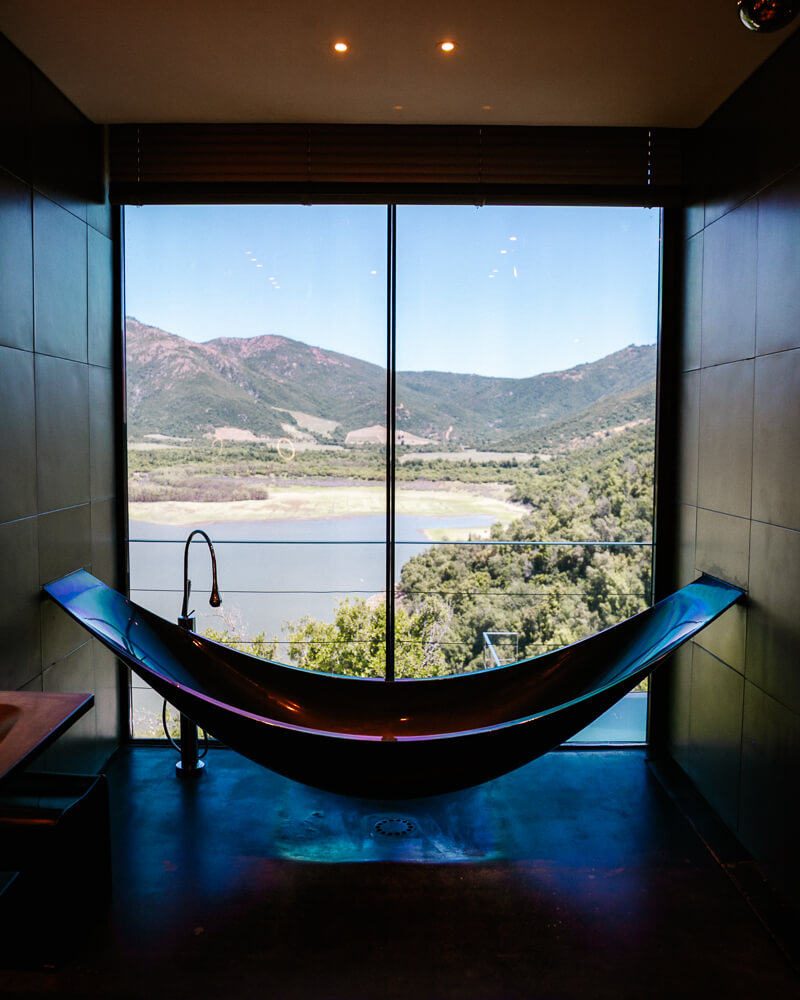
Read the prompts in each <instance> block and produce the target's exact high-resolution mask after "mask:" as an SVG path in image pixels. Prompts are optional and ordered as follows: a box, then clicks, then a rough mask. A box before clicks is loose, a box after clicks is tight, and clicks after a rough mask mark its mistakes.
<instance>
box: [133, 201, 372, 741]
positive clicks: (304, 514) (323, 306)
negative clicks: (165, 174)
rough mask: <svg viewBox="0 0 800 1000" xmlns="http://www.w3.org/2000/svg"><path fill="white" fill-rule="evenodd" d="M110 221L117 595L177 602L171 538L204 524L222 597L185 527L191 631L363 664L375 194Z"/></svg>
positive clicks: (146, 729)
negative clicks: (212, 592) (122, 380)
mask: <svg viewBox="0 0 800 1000" xmlns="http://www.w3.org/2000/svg"><path fill="white" fill-rule="evenodd" d="M125 224H126V303H127V312H128V319H127V380H128V386H127V391H128V436H129V445H128V446H129V489H130V511H129V513H130V530H129V534H130V539H131V542H130V558H131V595H132V597H133V599H134V600H135V601H137V602H138V603H141V604H144V605H145V606H146V607H149V608H151V609H152V610H154V611H156V612H158V613H159V614H161V615H163V616H164V617H166V618H175V617H176V616H177V615H178V614H179V613H180V610H181V602H182V592H183V551H184V541H185V539H186V537H187V536H188V534H189V532H190V531H191V530H192V529H193V528H198V527H199V528H203V529H204V530H205V531H207V533H208V534H209V536H210V537H211V539H212V541H213V543H214V546H215V550H216V556H217V563H218V570H219V587H220V591H221V594H222V605H221V606H220V607H219V608H216V609H215V608H211V607H209V604H208V595H209V588H210V582H211V567H210V559H209V554H208V551H207V549H206V546H205V543H204V542H203V541H202V540H200V539H199V538H196V539H195V540H194V542H193V543H192V545H191V548H190V558H189V574H188V575H189V577H190V579H191V580H192V596H191V600H190V602H189V607H188V610H189V611H192V610H196V612H197V631H199V632H201V633H206V634H208V635H211V636H212V637H214V638H217V639H220V640H221V641H225V642H229V643H236V644H239V645H240V646H242V648H245V649H248V650H250V651H253V652H256V653H259V654H261V655H267V656H270V657H272V658H275V659H279V660H283V661H285V662H290V663H299V664H302V665H306V666H313V667H314V668H315V669H330V670H333V671H334V672H337V671H344V672H353V670H354V669H355V667H359V666H363V664H364V663H365V662H368V665H369V666H370V668H375V669H376V670H377V669H378V667H379V666H380V665H382V663H383V661H384V649H383V646H382V645H380V647H379V648H377V649H376V648H375V642H374V636H373V634H372V631H373V624H374V620H377V619H378V618H380V617H381V615H382V614H383V612H382V610H381V606H382V602H383V599H384V598H383V593H384V590H385V510H386V504H385V489H386V487H385V463H386V456H385V439H386V402H385V392H386V373H385V363H386V242H387V238H386V209H385V208H383V207H375V206H354V207H353V206H351V207H341V206H316V207H314V208H309V207H303V206H259V207H252V206H227V207H225V206H200V207H175V206H168V207H164V206H147V207H144V208H133V209H127V210H126V213H125ZM306 619H312V621H311V622H309V621H306ZM335 619H339V620H340V621H341V622H342V623H343V624H344V625H346V627H339V628H337V627H335V626H334V625H333V623H334V620H335ZM345 620H346V621H345ZM314 622H316V623H317V624H314ZM367 650H368V651H369V654H368V655H365V651H367ZM381 669H382V667H381ZM133 699H134V712H133V717H134V723H135V735H160V719H157V720H155V721H154V720H153V712H154V709H153V706H152V705H150V704H149V702H150V701H151V700H152V697H151V696H150V695H149V694H147V693H146V692H144V691H143V689H142V688H141V686H140V685H138V684H137V683H136V682H135V686H134V688H133ZM156 714H159V713H156ZM137 720H141V721H140V722H139V721H137ZM151 729H154V730H155V731H154V732H151V731H150V730H151Z"/></svg>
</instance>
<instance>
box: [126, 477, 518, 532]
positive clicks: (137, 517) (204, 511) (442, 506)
mask: <svg viewBox="0 0 800 1000" xmlns="http://www.w3.org/2000/svg"><path fill="white" fill-rule="evenodd" d="M509 492H510V491H509ZM385 499H386V493H385V490H384V488H383V487H382V486H341V487H338V486H337V487H329V486H293V487H271V488H270V496H269V498H268V499H266V500H232V501H190V500H160V501H153V502H142V501H134V502H131V503H130V504H129V505H128V517H129V519H130V520H131V521H133V522H137V521H144V522H148V523H150V524H161V525H175V526H183V527H187V526H189V525H197V524H209V525H210V524H220V523H225V522H228V523H230V522H236V523H244V522H265V521H267V522H268V521H308V520H330V519H343V518H350V517H363V516H365V515H367V516H369V515H382V514H384V513H385ZM396 511H397V513H398V514H401V515H402V514H406V515H412V516H415V517H471V516H475V517H482V518H483V517H491V518H493V519H494V520H495V521H499V522H501V523H503V524H508V523H510V522H511V521H514V520H516V519H517V518H520V517H522V516H523V515H524V514H525V513H526V512H527V508H526V507H524V506H523V505H521V504H516V503H512V502H511V501H509V500H507V499H503V498H501V496H498V495H497V494H495V495H494V496H491V495H487V491H486V490H485V489H483V490H481V489H476V490H465V489H464V486H463V484H459V488H458V489H453V488H449V489H448V488H445V489H435V490H431V489H408V488H405V489H404V488H403V487H400V488H399V489H398V490H397V496H396Z"/></svg>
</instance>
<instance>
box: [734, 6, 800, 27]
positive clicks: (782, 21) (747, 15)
mask: <svg viewBox="0 0 800 1000" xmlns="http://www.w3.org/2000/svg"><path fill="white" fill-rule="evenodd" d="M737 7H738V8H739V18H740V20H741V22H742V24H743V25H744V26H745V28H749V29H750V30H751V31H761V32H768V31H780V30H781V28H785V27H786V25H787V24H788V23H789V22H790V21H791V20H793V19H794V18H795V17H796V16H797V12H798V10H800V0H737Z"/></svg>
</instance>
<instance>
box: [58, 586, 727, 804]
mask: <svg viewBox="0 0 800 1000" xmlns="http://www.w3.org/2000/svg"><path fill="white" fill-rule="evenodd" d="M44 589H45V591H46V592H47V593H48V594H49V596H50V597H51V598H52V599H53V600H54V601H56V602H57V603H58V604H60V605H61V607H62V608H64V610H65V611H67V612H68V613H69V614H70V615H72V617H73V618H75V619H76V621H78V622H80V624H81V625H83V626H84V628H86V629H87V630H88V631H89V632H91V633H92V635H95V636H97V638H98V639H100V641H101V642H103V643H104V644H105V645H106V646H108V647H109V649H111V650H113V651H114V652H115V653H116V654H117V656H118V657H119V658H120V659H121V660H123V661H124V662H125V663H126V664H127V665H128V666H129V667H131V669H132V670H134V671H135V672H136V673H137V674H138V675H139V676H140V677H141V678H143V679H144V680H145V681H147V683H148V684H150V685H152V687H153V688H155V690H156V691H158V693H159V694H161V695H162V696H163V697H164V698H166V699H167V700H168V701H169V702H171V704H173V705H174V706H175V707H176V708H177V709H179V710H180V711H181V712H183V713H184V714H186V715H188V716H189V717H190V718H192V719H193V720H194V721H195V722H196V723H197V724H198V725H200V726H202V727H203V728H204V729H206V730H207V731H208V732H209V733H212V734H213V735H214V736H215V737H217V739H219V740H222V741H223V742H224V743H227V744H228V745H229V746H231V747H232V748H233V749H235V750H238V751H239V752H240V753H242V754H244V755H245V756H247V757H250V758H251V759H252V760H255V761H257V762H258V763H260V764H263V765H264V766H266V767H268V768H271V769H272V770H273V771H277V772H279V773H280V774H284V775H286V776H287V777H290V778H294V779H296V780H297V781H302V782H305V783H306V784H309V785H314V786H317V787H319V788H325V789H328V790H329V791H334V792H341V793H344V794H348V795H360V796H370V797H375V798H387V799H388V798H407V797H416V796H420V795H433V794H437V793H439V792H449V791H455V790H456V789H459V788H465V787H468V786H470V785H476V784H479V783H480V782H482V781H487V780H488V779H490V778H495V777H497V776H498V775H501V774H505V773H506V772H507V771H511V770H513V769H514V768H516V767H519V766H521V765H522V764H525V763H527V762H528V761H530V760H532V759H533V758H534V757H538V756H539V755H541V754H543V753H546V752H547V751H548V750H550V749H552V748H553V747H556V746H558V745H559V744H561V743H563V742H564V740H566V739H568V738H569V737H570V736H573V735H574V734H575V733H577V732H579V731H580V730H581V729H583V728H584V727H585V726H587V725H588V724H589V723H590V722H592V721H593V720H594V719H596V718H597V717H598V716H600V715H601V714H602V713H603V712H605V711H606V710H607V709H609V708H610V707H611V706H612V705H613V704H614V703H615V702H616V701H617V700H618V699H619V698H621V697H622V696H623V695H624V694H626V693H627V692H628V691H630V690H631V688H633V687H635V686H636V685H637V684H638V683H639V682H640V681H641V680H643V679H644V678H645V677H646V676H647V675H648V674H649V673H650V672H651V671H652V670H653V669H654V667H656V666H657V665H658V664H659V663H660V662H661V661H662V660H663V659H664V658H665V657H666V656H667V655H668V654H669V653H671V652H672V651H673V650H674V649H676V648H677V647H678V646H680V645H681V644H682V643H683V642H685V641H686V640H687V639H689V638H690V637H691V636H693V635H695V633H697V632H699V631H700V629H702V628H704V627H705V626H706V625H708V624H709V622H711V621H713V620H714V619H715V618H717V617H718V616H719V615H720V614H722V613H723V612H724V611H725V610H726V609H727V608H728V607H730V605H731V604H733V603H734V602H735V601H736V600H738V598H739V597H741V595H742V591H741V590H739V589H738V588H736V587H732V586H730V585H729V584H727V583H723V582H722V581H720V580H715V579H714V578H712V577H709V576H703V577H701V579H699V580H697V581H695V582H694V583H691V584H689V585H688V586H687V587H684V588H683V589H682V590H679V591H677V592H676V593H675V594H672V595H671V596H670V597H668V598H666V599H665V600H663V601H661V602H660V603H659V604H656V605H655V606H654V607H652V608H648V609H647V610H646V611H643V612H642V613H641V614H638V615H635V616H634V617H633V618H629V619H628V620H627V621H624V622H621V623H620V624H619V625H615V626H614V627H613V628H609V629H606V630H605V631H603V632H599V633H597V634H596V635H593V636H591V637H590V638H588V639H584V640H583V641H581V642H577V643H574V644H573V645H571V646H565V647H564V648H563V649H559V650H556V651H554V652H552V653H546V654H545V655H543V656H538V657H535V658H533V659H529V660H521V661H519V662H518V663H512V664H509V665H507V666H502V667H494V668H492V669H490V670H480V671H476V672H474V673H468V674H456V675H453V676H450V677H434V678H429V679H423V680H397V681H392V682H386V681H382V680H374V679H364V678H353V677H340V676H334V675H331V674H323V673H316V672H314V671H309V670H302V669H300V668H297V667H291V666H287V665H285V664H281V663H274V662H271V661H269V660H262V659H259V658H258V657H254V656H249V655H248V654H246V653H241V652H239V651H237V650H232V649H229V648H228V647H227V646H222V645H220V644H219V643H216V642H212V641H211V640H210V639H205V638H203V637H202V636H199V635H197V634H195V633H194V632H188V631H186V630H184V629H182V628H179V627H178V626H177V625H172V624H170V623H169V622H166V621H164V620H163V619H162V618H159V617H158V616H157V615H154V614H152V613H151V612H149V611H146V610H145V609H144V608H140V607H138V606H137V605H136V604H133V603H132V602H131V601H130V600H128V599H127V598H125V597H123V596H122V595H121V594H118V593H117V592H116V591H114V590H111V589H110V588H109V587H107V586H105V584H103V583H101V582H100V581H99V580H97V579H95V578H94V577H93V576H91V575H90V574H89V573H86V572H84V571H82V570H81V571H78V572H76V573H72V574H70V575H69V576H66V577H64V578H63V579H62V580H58V581H57V582H55V583H51V584H49V585H48V586H46V587H45V588H44Z"/></svg>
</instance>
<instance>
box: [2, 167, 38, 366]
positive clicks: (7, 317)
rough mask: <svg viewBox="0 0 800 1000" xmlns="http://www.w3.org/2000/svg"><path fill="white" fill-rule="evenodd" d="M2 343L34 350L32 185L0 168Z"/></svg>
mask: <svg viewBox="0 0 800 1000" xmlns="http://www.w3.org/2000/svg"><path fill="white" fill-rule="evenodd" d="M0 218H2V220H3V221H2V225H0V275H2V276H3V278H2V281H0V344H5V345H6V346H8V347H19V348H22V349H23V350H25V351H32V350H33V245H32V238H33V228H32V226H33V221H32V220H33V216H32V208H31V189H30V188H29V187H28V185H27V184H23V183H22V181H19V180H17V179H16V178H15V177H12V176H11V174H8V173H6V171H5V170H2V169H0Z"/></svg>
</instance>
